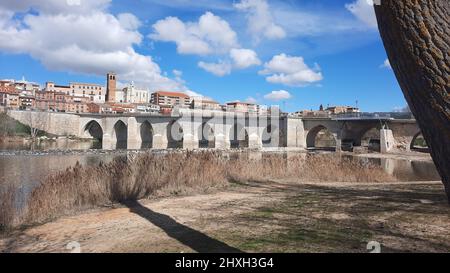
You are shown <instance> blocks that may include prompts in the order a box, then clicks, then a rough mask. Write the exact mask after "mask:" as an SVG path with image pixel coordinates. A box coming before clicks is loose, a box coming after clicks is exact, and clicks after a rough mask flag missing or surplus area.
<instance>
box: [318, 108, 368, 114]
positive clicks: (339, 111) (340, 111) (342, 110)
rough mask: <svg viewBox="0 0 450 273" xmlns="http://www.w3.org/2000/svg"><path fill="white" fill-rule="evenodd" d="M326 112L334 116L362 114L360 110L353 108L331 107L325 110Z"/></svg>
mask: <svg viewBox="0 0 450 273" xmlns="http://www.w3.org/2000/svg"><path fill="white" fill-rule="evenodd" d="M325 111H327V112H329V113H330V114H332V115H338V114H348V113H359V112H360V110H359V108H357V107H352V106H331V107H328V108H327V109H325Z"/></svg>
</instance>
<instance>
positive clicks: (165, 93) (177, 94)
mask: <svg viewBox="0 0 450 273" xmlns="http://www.w3.org/2000/svg"><path fill="white" fill-rule="evenodd" d="M153 94H158V95H160V96H167V97H181V98H189V96H188V95H186V94H185V93H181V92H170V91H157V92H154V93H153Z"/></svg>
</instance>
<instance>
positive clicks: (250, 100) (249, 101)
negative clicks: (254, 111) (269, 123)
mask: <svg viewBox="0 0 450 273" xmlns="http://www.w3.org/2000/svg"><path fill="white" fill-rule="evenodd" d="M245 102H246V103H252V104H257V103H258V100H257V99H255V98H254V97H248V98H246V99H245Z"/></svg>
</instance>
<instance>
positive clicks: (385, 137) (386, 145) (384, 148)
mask: <svg viewBox="0 0 450 273" xmlns="http://www.w3.org/2000/svg"><path fill="white" fill-rule="evenodd" d="M394 144H395V139H394V134H393V133H392V130H388V129H381V130H380V145H381V147H380V150H381V153H382V154H386V153H389V152H391V151H392V150H393V149H394Z"/></svg>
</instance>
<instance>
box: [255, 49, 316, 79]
mask: <svg viewBox="0 0 450 273" xmlns="http://www.w3.org/2000/svg"><path fill="white" fill-rule="evenodd" d="M259 74H261V75H267V77H266V80H267V81H268V82H270V83H277V84H284V85H287V86H300V87H301V86H305V85H308V84H311V83H315V82H319V81H321V80H322V79H323V76H322V73H321V72H320V67H319V65H317V64H316V65H315V68H314V69H311V68H310V67H308V65H306V64H305V62H304V59H303V57H292V56H289V55H286V54H280V55H276V56H274V57H273V58H272V60H271V61H270V62H268V63H265V64H264V70H262V71H260V72H259Z"/></svg>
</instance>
